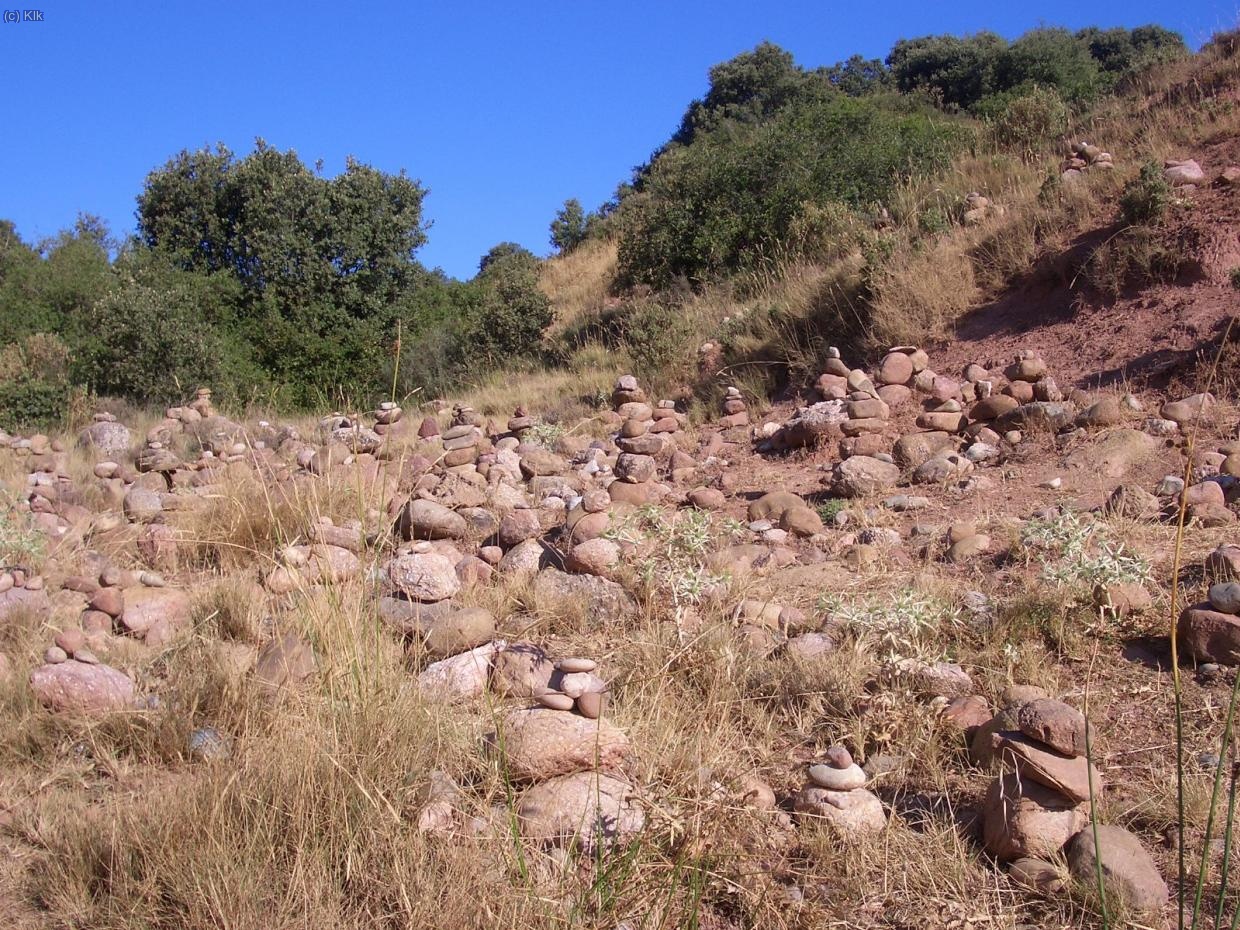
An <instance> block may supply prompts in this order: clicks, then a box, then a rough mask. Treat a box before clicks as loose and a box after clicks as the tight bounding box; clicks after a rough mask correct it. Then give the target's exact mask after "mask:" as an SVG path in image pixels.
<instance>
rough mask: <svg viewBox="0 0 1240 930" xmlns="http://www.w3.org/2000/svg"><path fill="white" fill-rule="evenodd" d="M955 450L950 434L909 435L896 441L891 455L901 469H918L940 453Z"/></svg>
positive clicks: (924, 433)
mask: <svg viewBox="0 0 1240 930" xmlns="http://www.w3.org/2000/svg"><path fill="white" fill-rule="evenodd" d="M954 448H955V443H954V442H953V441H952V437H951V436H950V435H949V434H948V433H944V432H923V433H909V434H907V435H904V436H901V437H900V438H899V439H897V440H896V442H895V445H894V446H893V447H892V450H891V454H892V456H893V457H894V458H895V460H896V462H897V463H899V465H900V466H901V467H903V468H916V467H917V466H918V465H921V464H922V463H923V462H926V461H928V460H929V459H931V458H932V457H934V456H935V455H937V454H939V453H940V452H946V451H949V450H952V449H954Z"/></svg>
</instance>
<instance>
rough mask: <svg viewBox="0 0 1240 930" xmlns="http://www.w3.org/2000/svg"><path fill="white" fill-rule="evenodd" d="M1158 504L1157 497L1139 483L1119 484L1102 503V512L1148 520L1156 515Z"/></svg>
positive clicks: (1130, 518) (1132, 518) (1131, 518)
mask: <svg viewBox="0 0 1240 930" xmlns="http://www.w3.org/2000/svg"><path fill="white" fill-rule="evenodd" d="M1160 506H1161V505H1160V503H1159V500H1158V498H1157V497H1155V496H1154V495H1153V494H1151V493H1150V492H1149V491H1147V490H1145V488H1143V487H1141V486H1140V485H1138V484H1121V485H1119V486H1118V487H1116V489H1115V490H1114V491H1112V492H1111V495H1110V497H1108V498H1107V501H1106V503H1105V504H1103V505H1102V512H1103V513H1105V514H1110V515H1113V516H1119V517H1127V518H1128V519H1129V520H1148V519H1151V518H1152V517H1155V516H1157V514H1158V511H1159V507H1160Z"/></svg>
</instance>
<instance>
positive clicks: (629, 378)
mask: <svg viewBox="0 0 1240 930" xmlns="http://www.w3.org/2000/svg"><path fill="white" fill-rule="evenodd" d="M645 402H646V392H645V391H643V390H642V389H641V386H640V385H638V383H637V378H635V377H634V376H633V375H621V376H620V377H619V378H618V379H616V386H615V388H613V389H612V392H611V405H612V407H613V408H615V409H616V410H619V409H620V408H621V407H623V406H624V405H625V404H644V403H645Z"/></svg>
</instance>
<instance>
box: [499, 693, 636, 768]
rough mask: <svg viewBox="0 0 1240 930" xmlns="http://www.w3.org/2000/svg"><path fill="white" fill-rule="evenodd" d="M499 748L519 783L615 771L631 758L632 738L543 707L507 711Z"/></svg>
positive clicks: (599, 722)
mask: <svg viewBox="0 0 1240 930" xmlns="http://www.w3.org/2000/svg"><path fill="white" fill-rule="evenodd" d="M496 747H497V749H498V750H499V751H500V752H501V753H502V757H503V762H504V764H505V765H506V767H507V772H508V775H509V776H510V777H512V778H514V779H517V780H520V781H540V780H542V779H546V778H554V777H555V776H557V775H569V774H572V773H573V772H585V771H591V770H595V769H600V770H604V771H606V770H611V771H616V770H619V769H620V768H622V766H623V765H624V763H625V762H626V761H627V759H628V756H629V738H628V737H627V736H625V734H624V731H622V730H621V729H619V728H618V727H616V726H615V725H614V724H612V723H610V722H608V721H607V720H602V719H599V720H591V719H589V718H588V717H580V716H578V715H577V714H572V713H568V712H567V711H561V710H550V709H548V708H545V707H531V708H526V709H523V710H514V711H512V712H511V713H509V714H508V716H507V717H505V718H504V720H503V722H502V725H501V727H500V732H499V734H498V735H497V740H496Z"/></svg>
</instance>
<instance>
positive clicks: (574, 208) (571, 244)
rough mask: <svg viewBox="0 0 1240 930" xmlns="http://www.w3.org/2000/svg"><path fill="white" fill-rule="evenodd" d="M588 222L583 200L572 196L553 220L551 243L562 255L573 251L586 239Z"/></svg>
mask: <svg viewBox="0 0 1240 930" xmlns="http://www.w3.org/2000/svg"><path fill="white" fill-rule="evenodd" d="M588 222H589V221H588V220H587V218H586V211H585V210H583V209H582V207H581V201H580V200H578V199H577V198H576V197H570V198H569V199H568V200H566V201H564V206H562V207H561V208H560V209H559V210H558V211H556V214H555V218H554V219H553V220H552V221H551V245H552V246H553V247H554V248H555V250H556V251H557V252H559V253H560V254H561V255H566V254H567V253H569V252H571V251H572V250H573V249H575V248H577V246H579V245H581V243H582V242H584V241H585V239H586V234H587V229H588Z"/></svg>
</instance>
